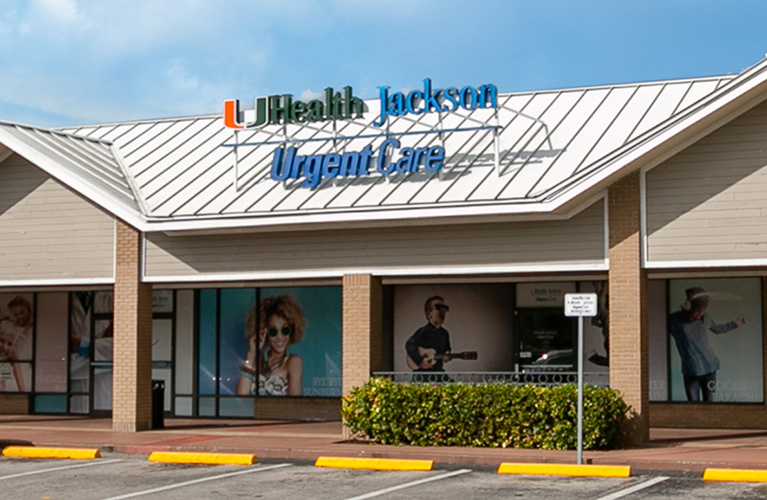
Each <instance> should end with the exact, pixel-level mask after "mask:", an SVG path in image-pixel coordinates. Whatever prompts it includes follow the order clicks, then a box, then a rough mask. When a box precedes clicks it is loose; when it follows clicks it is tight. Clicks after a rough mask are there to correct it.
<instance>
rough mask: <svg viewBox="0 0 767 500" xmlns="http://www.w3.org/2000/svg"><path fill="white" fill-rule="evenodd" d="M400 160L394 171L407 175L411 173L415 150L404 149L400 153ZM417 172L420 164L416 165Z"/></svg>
mask: <svg viewBox="0 0 767 500" xmlns="http://www.w3.org/2000/svg"><path fill="white" fill-rule="evenodd" d="M400 154H401V155H402V156H400V159H399V160H397V163H396V165H395V166H394V170H395V171H396V172H399V173H401V174H405V173H407V172H410V171H411V168H412V167H413V148H402V152H401V153H400ZM415 168H416V171H417V170H418V164H416V165H415Z"/></svg>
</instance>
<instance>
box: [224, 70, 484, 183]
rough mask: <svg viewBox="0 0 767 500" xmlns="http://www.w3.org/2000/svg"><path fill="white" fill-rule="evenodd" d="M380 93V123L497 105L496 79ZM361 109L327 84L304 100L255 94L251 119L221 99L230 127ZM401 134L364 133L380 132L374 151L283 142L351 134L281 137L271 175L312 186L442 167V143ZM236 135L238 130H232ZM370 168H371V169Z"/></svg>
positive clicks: (344, 115)
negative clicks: (407, 141) (303, 148)
mask: <svg viewBox="0 0 767 500" xmlns="http://www.w3.org/2000/svg"><path fill="white" fill-rule="evenodd" d="M378 89H379V99H380V111H379V116H378V117H377V119H376V121H374V122H373V123H372V125H373V126H375V127H382V126H383V125H384V124H385V123H386V121H387V119H388V117H390V116H392V117H398V116H405V115H422V114H427V113H450V112H453V111H457V110H459V109H461V108H462V109H465V110H468V111H472V110H475V109H488V108H490V109H497V107H498V90H497V89H496V87H495V85H492V84H487V85H482V86H480V87H477V88H474V87H468V86H467V87H463V88H461V89H458V88H457V87H448V88H445V89H435V88H433V87H432V83H431V79H429V78H426V79H424V80H423V90H413V91H411V92H408V93H407V94H406V93H403V92H394V93H390V92H389V87H378ZM364 111H365V103H364V102H363V101H362V99H360V98H358V97H355V96H354V93H353V90H352V88H351V87H350V86H346V87H344V88H343V90H342V92H336V91H335V90H333V89H332V88H331V87H328V88H326V89H325V91H324V97H323V98H322V99H314V100H311V101H308V102H303V101H298V100H294V99H293V96H292V95H291V94H282V95H273V96H269V97H259V98H256V101H255V109H254V112H255V113H254V115H253V116H254V118H253V120H252V121H250V122H246V121H245V120H244V115H243V113H241V112H240V103H239V101H237V100H233V99H232V100H227V101H224V126H226V127H227V128H231V129H234V130H242V129H254V128H257V127H261V126H265V125H286V124H293V123H309V122H321V121H328V120H350V119H356V118H362V117H363V115H364ZM497 128H498V127H491V126H481V127H473V128H465V129H464V128H462V129H450V130H447V131H445V130H435V129H434V128H429V129H428V130H426V131H423V132H407V134H408V135H411V134H430V133H440V134H441V133H443V132H461V131H469V130H479V129H487V130H490V129H492V130H496V129H497ZM397 135H402V134H401V133H397V132H390V131H388V129H387V131H386V132H385V133H384V132H382V133H381V134H373V135H370V134H368V135H366V136H365V137H381V138H383V139H384V140H383V142H382V143H381V144H380V146H379V147H378V148H377V149H376V151H375V152H374V151H373V146H371V145H368V146H366V147H365V148H363V149H362V150H361V151H346V152H342V153H336V152H331V153H324V154H313V155H299V154H298V150H297V148H296V146H290V147H288V146H287V144H289V143H292V144H301V143H303V142H307V141H317V140H320V141H323V140H327V141H331V140H345V139H353V138H355V136H353V137H335V136H334V137H328V138H327V139H322V138H310V139H288V138H286V139H285V140H280V141H278V142H279V143H282V144H283V145H282V146H281V147H278V148H277V149H275V150H274V153H273V156H272V166H271V172H270V177H271V179H273V180H275V181H278V182H283V181H288V180H291V179H292V180H299V179H302V178H303V181H301V183H300V185H301V186H303V187H308V188H316V187H317V186H319V185H320V183H321V182H322V181H323V179H333V178H337V177H359V176H366V175H370V174H371V173H373V172H376V173H378V174H379V175H382V176H388V175H391V174H398V173H399V174H413V173H417V172H419V171H423V172H427V173H432V172H438V171H439V170H441V169H442V167H443V165H444V162H445V148H444V147H442V146H428V147H419V148H411V147H401V143H400V141H399V140H398V139H395V138H394V137H395V136H397ZM235 137H236V134H235ZM274 143H275V141H266V142H261V143H245V144H238V143H235V144H232V145H227V146H233V147H234V148H235V150H236V148H238V147H242V146H245V145H248V146H265V145H267V144H274ZM373 168H374V170H373V171H372V172H371V169H373ZM236 172H237V155H235V176H236V175H237V174H236Z"/></svg>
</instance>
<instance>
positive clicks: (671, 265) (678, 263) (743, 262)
mask: <svg viewBox="0 0 767 500" xmlns="http://www.w3.org/2000/svg"><path fill="white" fill-rule="evenodd" d="M764 266H767V258H766V259H737V260H735V259H722V260H667V261H650V262H647V263H646V264H645V267H646V268H647V269H685V268H690V269H692V268H696V269H697V268H711V267H764Z"/></svg>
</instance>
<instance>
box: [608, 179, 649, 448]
mask: <svg viewBox="0 0 767 500" xmlns="http://www.w3.org/2000/svg"><path fill="white" fill-rule="evenodd" d="M639 175H640V174H639V173H638V172H637V173H634V174H630V175H629V176H627V177H625V178H623V179H621V180H620V181H618V182H616V183H615V184H614V185H613V186H611V187H610V190H609V195H608V200H609V201H608V210H609V227H610V237H609V244H610V250H609V257H610V272H609V278H608V280H609V282H608V292H609V298H610V301H609V307H610V315H609V317H610V319H609V321H610V325H609V326H610V387H612V388H613V389H616V390H618V391H620V393H621V394H622V395H623V398H624V400H625V401H626V403H627V404H628V405H630V406H631V408H632V410H633V413H634V414H633V417H632V418H630V419H629V421H628V422H627V423H626V426H625V432H626V438H627V441H626V444H628V445H639V444H642V443H645V442H647V441H648V440H649V439H650V425H649V414H648V412H649V409H650V408H649V371H648V370H649V368H648V367H649V363H648V355H649V354H648V328H647V275H646V273H645V271H644V270H643V269H642V258H641V251H642V250H641V248H642V241H641V237H640V236H641V231H640V190H639Z"/></svg>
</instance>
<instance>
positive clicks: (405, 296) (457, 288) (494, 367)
mask: <svg viewBox="0 0 767 500" xmlns="http://www.w3.org/2000/svg"><path fill="white" fill-rule="evenodd" d="M513 304H514V285H512V284H506V283H500V284H476V285H475V284H455V285H449V284H448V285H398V286H395V287H394V322H393V326H394V371H411V370H412V371H452V372H482V371H484V372H487V371H514V363H515V360H514V357H513V342H512V330H513V326H512V325H513V320H514V316H513V310H514V308H513ZM448 351H449V352H450V356H449V357H446V356H445V353H446V352H448Z"/></svg>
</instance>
